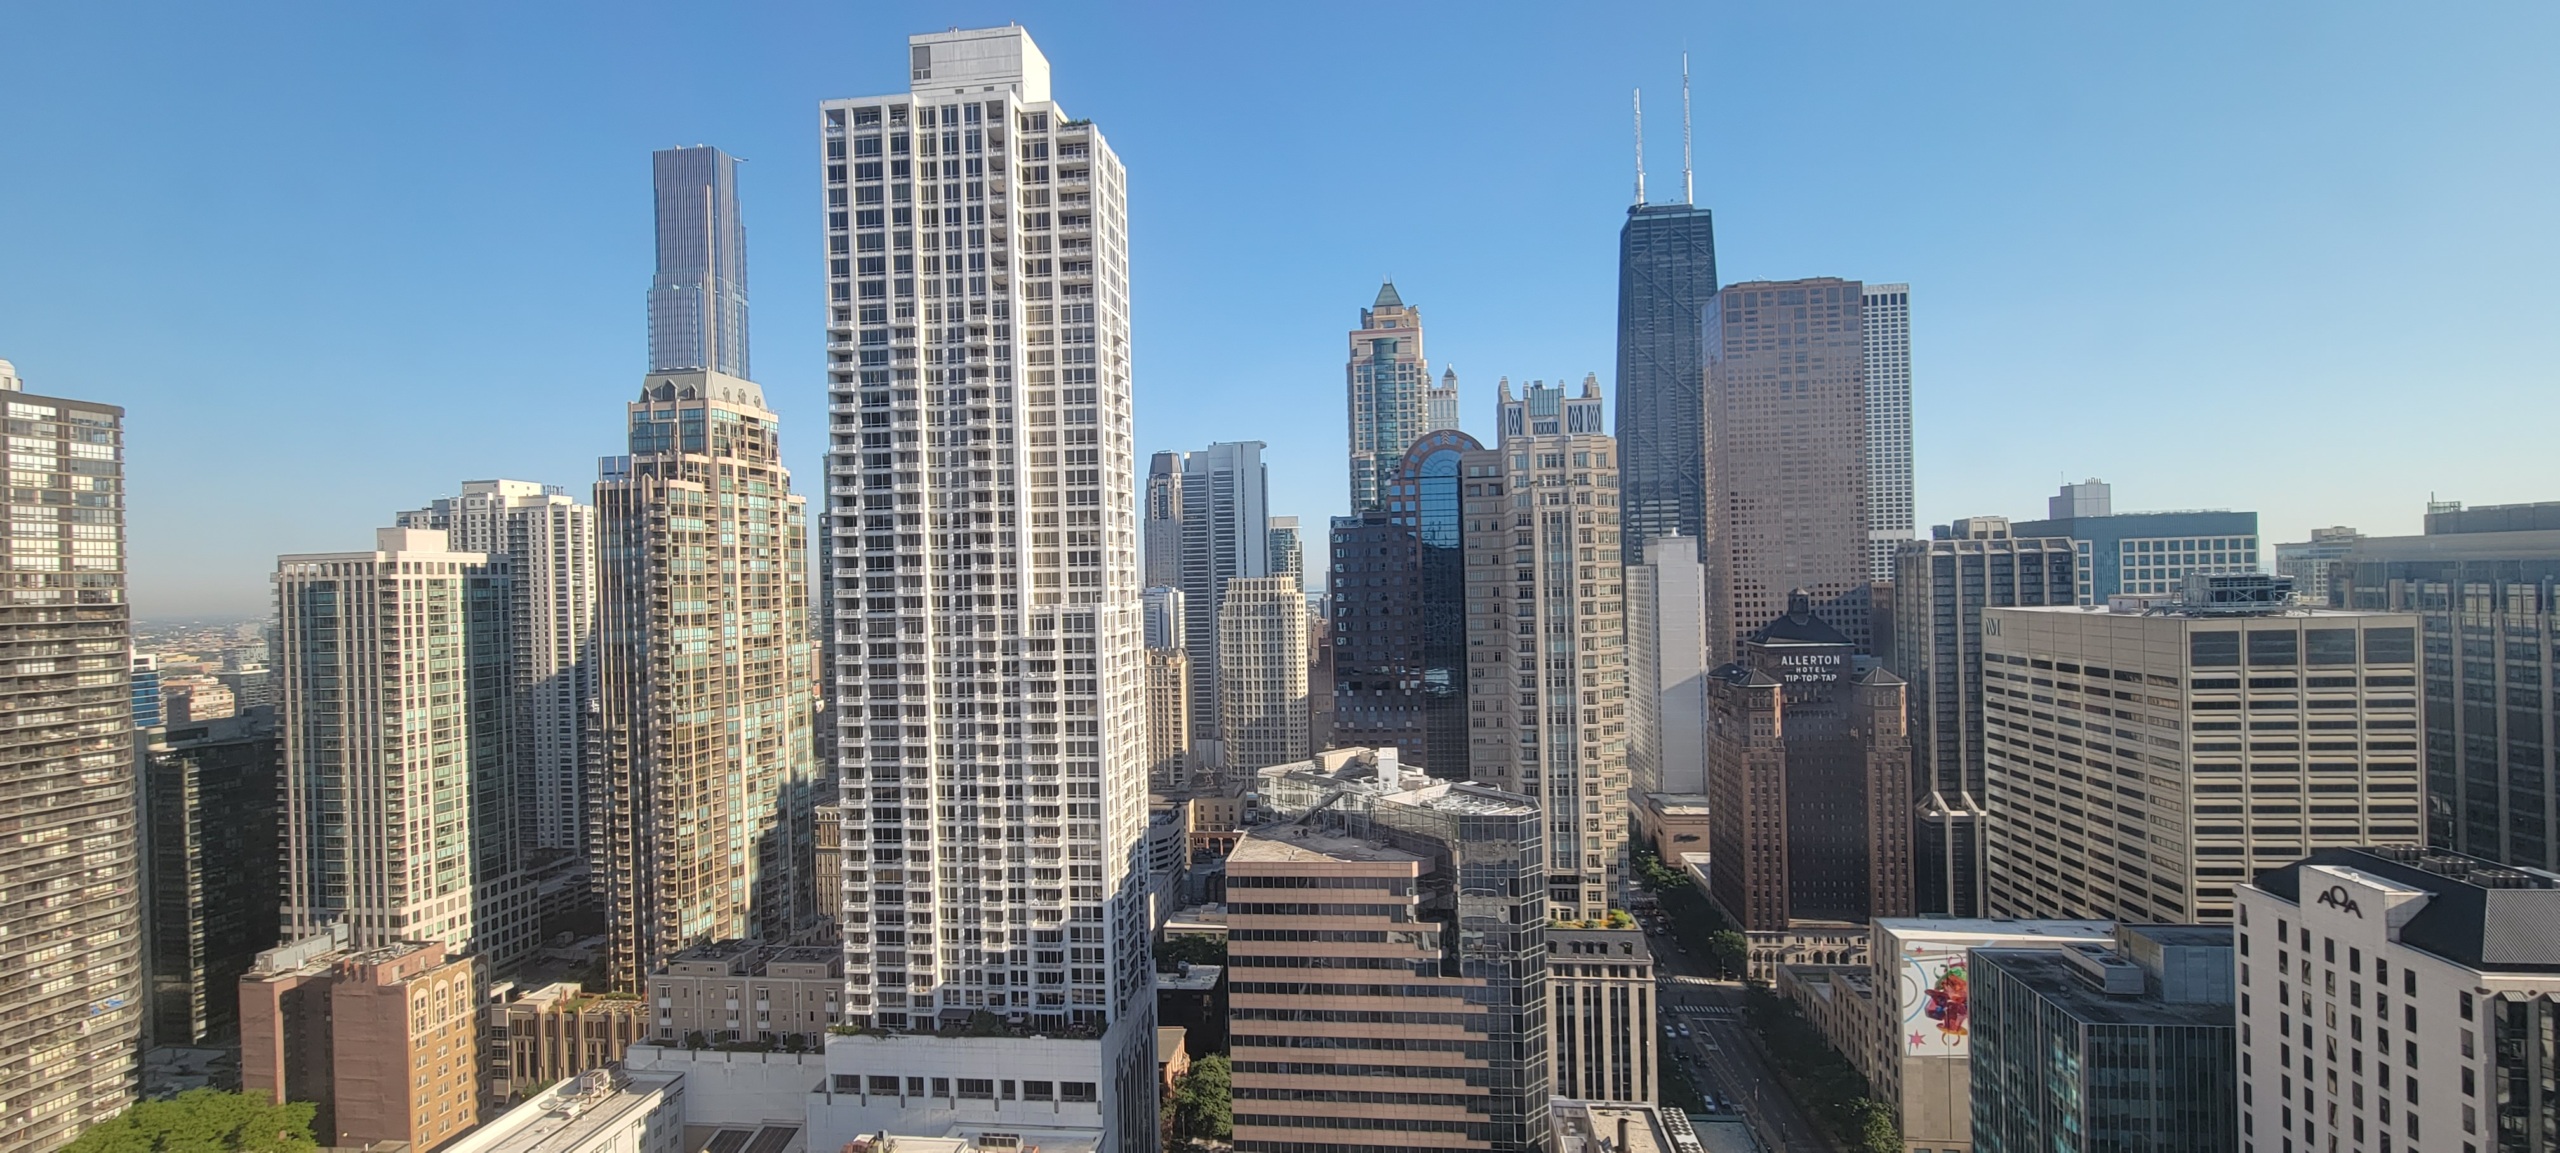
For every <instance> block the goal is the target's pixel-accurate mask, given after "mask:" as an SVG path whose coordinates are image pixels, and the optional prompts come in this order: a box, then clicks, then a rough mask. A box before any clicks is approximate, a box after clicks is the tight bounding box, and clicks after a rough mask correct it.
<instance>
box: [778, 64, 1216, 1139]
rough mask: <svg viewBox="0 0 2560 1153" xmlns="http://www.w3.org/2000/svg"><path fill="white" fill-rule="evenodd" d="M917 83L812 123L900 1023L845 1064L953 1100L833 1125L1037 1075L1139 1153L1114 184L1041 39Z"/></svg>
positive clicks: (1149, 1066) (1139, 906) (869, 795)
mask: <svg viewBox="0 0 2560 1153" xmlns="http://www.w3.org/2000/svg"><path fill="white" fill-rule="evenodd" d="M907 64H908V75H909V79H910V82H911V87H910V89H909V90H908V91H905V92H901V93H898V94H896V95H890V96H875V97H868V98H863V99H851V100H831V101H827V102H826V103H825V104H824V105H822V107H821V109H820V118H819V142H818V143H819V147H820V149H821V153H822V160H821V164H822V168H823V171H824V176H825V188H824V194H825V196H826V200H827V208H826V228H825V231H824V243H825V245H826V247H827V254H826V260H827V272H828V285H829V289H830V294H831V301H830V303H829V306H828V307H829V316H828V322H829V331H830V345H829V347H830V355H829V358H828V359H829V361H830V364H829V369H830V371H829V392H830V400H831V402H832V403H831V404H830V406H829V407H830V409H831V411H832V412H833V413H834V414H835V415H834V429H833V431H834V436H833V447H832V448H831V449H830V450H829V454H828V468H827V472H828V478H827V484H828V490H829V494H830V495H829V498H828V507H827V535H828V537H829V539H830V544H831V547H830V548H829V549H828V550H827V552H828V556H829V572H828V574H827V575H828V595H829V596H830V597H831V598H832V599H833V606H834V611H833V619H834V636H833V639H832V643H831V645H830V646H829V651H830V661H831V665H832V670H831V675H832V680H833V691H834V693H835V695H836V699H837V701H838V702H839V705H838V708H837V710H836V712H837V718H838V719H837V724H838V728H837V733H836V741H835V747H836V756H837V768H838V776H839V780H840V783H841V786H842V790H843V793H842V796H843V802H842V812H843V828H844V842H843V843H844V849H843V876H842V878H841V882H842V890H843V895H844V904H843V917H842V924H843V931H844V939H845V962H846V963H845V971H846V979H847V985H848V988H847V990H846V1001H845V1020H846V1021H847V1022H849V1023H852V1024H856V1025H864V1026H869V1027H870V1028H872V1029H875V1030H880V1031H885V1032H886V1033H888V1034H891V1036H888V1037H880V1036H871V1035H863V1036H840V1037H835V1038H832V1039H831V1040H830V1043H829V1048H828V1054H827V1063H828V1068H829V1071H830V1073H831V1074H834V1075H837V1076H838V1078H839V1082H841V1078H842V1077H843V1076H862V1077H871V1078H872V1080H871V1081H870V1082H867V1083H875V1084H876V1083H879V1081H880V1078H882V1077H890V1076H894V1077H897V1078H899V1079H901V1080H902V1081H903V1082H904V1083H907V1084H942V1083H944V1081H945V1079H946V1078H947V1079H950V1080H951V1081H952V1082H953V1083H954V1084H955V1085H956V1086H959V1087H964V1088H956V1089H954V1090H953V1095H951V1096H947V1097H945V1096H932V1095H930V1092H929V1091H928V1093H927V1094H926V1095H920V1096H916V1097H914V1098H911V1099H910V1098H902V1097H896V1096H892V1097H886V1098H884V1097H881V1096H878V1095H871V1096H869V1097H867V1098H862V1099H860V1100H861V1103H860V1104H859V1105H858V1106H857V1105H854V1104H850V1103H848V1104H845V1105H844V1106H843V1108H842V1109H841V1110H838V1111H837V1112H840V1113H842V1114H843V1116H842V1117H840V1118H839V1119H838V1120H840V1121H841V1122H842V1123H843V1124H844V1125H847V1126H859V1127H867V1128H849V1129H847V1130H846V1131H845V1135H844V1139H847V1140H849V1139H851V1137H852V1135H853V1134H854V1133H856V1132H860V1131H876V1130H878V1129H880V1128H884V1127H885V1128H890V1129H892V1130H894V1131H916V1130H914V1129H913V1128H912V1127H911V1126H912V1125H915V1124H923V1123H926V1122H927V1121H928V1120H932V1121H935V1122H938V1123H943V1124H947V1123H949V1122H951V1121H953V1120H955V1119H957V1120H960V1121H972V1120H981V1119H983V1120H988V1121H998V1120H1002V1119H1005V1118H1010V1117H1012V1116H1013V1113H1011V1112H1005V1113H999V1112H998V1111H997V1110H998V1109H999V1108H1000V1107H1001V1108H1003V1109H1007V1110H1012V1109H1015V1108H1016V1104H1015V1103H1014V1102H1011V1101H1000V1100H997V1099H995V1095H994V1094H993V1093H992V1092H990V1093H989V1094H987V1095H985V1096H983V1097H981V1096H978V1095H976V1094H974V1093H972V1092H970V1091H968V1090H967V1089H966V1088H965V1087H969V1086H975V1085H978V1084H981V1083H982V1082H983V1081H984V1080H986V1079H1004V1080H1007V1081H1008V1082H1010V1080H1012V1079H1017V1078H1021V1077H1029V1078H1033V1079H1034V1080H1031V1081H1026V1082H1025V1084H1036V1085H1038V1086H1040V1087H1041V1091H1042V1092H1053V1093H1055V1094H1056V1096H1055V1097H1054V1098H1052V1099H1051V1103H1052V1106H1053V1107H1054V1109H1055V1110H1056V1112H1057V1117H1056V1122H1057V1123H1068V1124H1072V1123H1075V1119H1080V1118H1090V1119H1091V1121H1092V1122H1093V1123H1095V1124H1097V1125H1098V1126H1099V1127H1100V1128H1101V1129H1102V1130H1103V1131H1104V1133H1105V1134H1106V1135H1107V1140H1106V1143H1105V1147H1106V1148H1109V1149H1117V1150H1152V1149H1153V1148H1154V1146H1155V1143H1156V1138H1155V1133H1156V1096H1155V1064H1154V1043H1155V1034H1154V1020H1155V1014H1154V989H1153V979H1152V975H1151V974H1150V972H1149V966H1148V961H1147V945H1146V933H1147V929H1148V924H1147V867H1146V862H1145V860H1144V859H1143V856H1142V855H1141V851H1140V842H1141V836H1142V833H1143V831H1144V829H1145V827H1146V819H1147V812H1146V784H1147V774H1146V763H1145V756H1146V741H1145V718H1144V707H1145V686H1146V681H1145V676H1146V670H1145V665H1144V663H1143V661H1142V653H1141V644H1140V637H1141V632H1140V621H1141V602H1140V597H1139V581H1138V559H1139V557H1138V548H1139V541H1138V501H1137V491H1136V484H1135V477H1136V469H1135V465H1134V460H1133V457H1132V451H1131V445H1130V378H1129V363H1130V362H1129V311H1128V309H1129V274H1128V217H1127V200H1126V196H1127V176H1126V173H1125V172H1124V171H1123V170H1122V168H1121V166H1120V162H1119V159H1118V158H1117V157H1115V156H1114V155H1113V154H1112V152H1111V149H1110V146H1109V145H1108V144H1106V143H1104V141H1103V137H1102V133H1101V132H1100V131H1099V130H1098V129H1097V128H1095V126H1094V125H1093V123H1092V122H1091V121H1089V120H1079V119H1073V118H1070V117H1069V116H1068V115H1067V114H1066V113H1065V112H1064V111H1063V110H1061V109H1060V108H1059V107H1058V106H1057V105H1056V104H1055V103H1053V102H1052V101H1051V100H1050V99H1049V64H1048V61H1047V60H1046V59H1045V58H1044V57H1042V56H1041V54H1040V50H1039V48H1038V47H1037V46H1036V45H1034V44H1033V43H1032V41H1031V37H1030V36H1029V35H1028V34H1027V33H1025V32H1024V31H1023V30H1022V29H1020V28H986V29H973V30H956V31H951V32H938V33H933V34H930V35H924V36H916V37H911V38H910V39H909V40H908V42H907ZM1256 535H1257V537H1258V536H1259V535H1260V534H1259V526H1257V533H1256ZM964 1027H966V1028H967V1029H968V1031H971V1032H978V1033H982V1034H984V1033H991V1032H995V1031H998V1030H1001V1031H1002V1032H1004V1033H1007V1034H1010V1035H1009V1036H1003V1037H990V1036H983V1035H982V1036H974V1037H964V1036H956V1035H951V1034H957V1033H959V1032H961V1031H963V1029H964ZM930 1030H942V1031H944V1032H945V1035H943V1036H938V1037H933V1038H929V1039H928V1038H925V1037H921V1036H915V1035H914V1034H922V1033H925V1032H927V1031H930ZM910 1100H911V1101H912V1104H909V1101H910ZM910 1112H912V1113H913V1116H912V1117H910V1116H909V1113H910ZM928 1115H929V1117H928ZM1043 1116H1044V1118H1045V1117H1049V1116H1050V1114H1049V1113H1044V1114H1043ZM835 1124H836V1122H834V1121H831V1122H830V1123H829V1125H830V1126H831V1127H832V1126H833V1125H835ZM830 1132H832V1128H830ZM819 1137H820V1134H818V1133H815V1132H813V1134H812V1138H811V1139H812V1142H813V1147H816V1144H819V1143H822V1142H820V1141H819Z"/></svg>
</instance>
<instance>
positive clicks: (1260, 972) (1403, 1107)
mask: <svg viewBox="0 0 2560 1153" xmlns="http://www.w3.org/2000/svg"><path fill="white" fill-rule="evenodd" d="M1259 791H1260V792H1261V794H1262V795H1263V797H1264V798H1265V803H1266V804H1267V805H1268V806H1269V807H1270V810H1271V814H1272V817H1273V819H1272V820H1271V821H1270V822H1267V823H1265V824H1262V825H1260V826H1257V827H1255V828H1253V829H1251V830H1249V831H1248V832H1247V834H1246V835H1245V837H1244V839H1243V840H1242V841H1241V842H1239V843H1238V844H1237V846H1236V849H1235V852H1234V853H1233V854H1231V855H1230V856H1229V857H1228V858H1227V885H1228V933H1227V958H1228V970H1227V974H1228V979H1229V992H1228V996H1229V1021H1230V1028H1231V1030H1232V1032H1231V1034H1230V1036H1229V1038H1228V1052H1229V1053H1230V1055H1231V1056H1232V1059H1233V1069H1234V1091H1233V1099H1234V1113H1235V1147H1236V1149H1237V1151H1238V1153H1292V1151H1295V1150H1300V1149H1304V1148H1307V1147H1309V1146H1311V1145H1313V1146H1328V1147H1338V1146H1350V1147H1355V1148H1416V1147H1425V1146H1427V1147H1429V1148H1435V1149H1498V1150H1538V1151H1543V1150H1547V1149H1550V1148H1552V1145H1551V1143H1550V1142H1551V1137H1550V1135H1549V1133H1548V1123H1547V1097H1548V1093H1549V1082H1548V1074H1549V1066H1548V1055H1547V1053H1548V1040H1549V1033H1548V1025H1547V1019H1546V1018H1547V1013H1548V1005H1547V971H1548V970H1547V966H1548V960H1549V958H1548V955H1547V947H1546V939H1545V934H1546V932H1547V928H1546V925H1547V919H1546V917H1545V916H1543V915H1542V910H1541V909H1540V907H1539V906H1540V905H1541V904H1542V903H1543V900H1544V896H1543V893H1542V891H1541V889H1540V881H1539V878H1540V877H1541V876H1542V875H1543V874H1544V872H1545V866H1544V863H1543V859H1542V857H1543V855H1542V854H1541V852H1540V851H1539V845H1538V841H1539V835H1540V828H1539V826H1540V824H1541V823H1542V818H1541V817H1540V815H1539V808H1538V806H1536V805H1535V804H1533V803H1531V802H1530V800H1529V799H1528V798H1526V797H1521V796H1518V795H1514V794H1507V793H1503V792H1500V791H1498V790H1495V789H1490V788H1486V787H1484V786H1481V785H1472V784H1464V783H1459V782H1451V781H1433V780H1431V779H1429V778H1427V777H1424V776H1423V775H1422V774H1420V773H1411V772H1407V771H1405V770H1403V769H1402V768H1401V767H1400V766H1399V765H1398V763H1397V761H1396V759H1395V755H1394V752H1393V750H1382V751H1373V750H1368V749H1334V750H1331V751H1328V752H1327V753H1325V754H1324V755H1323V756H1321V757H1318V758H1316V759H1314V760H1312V761H1309V762H1303V763H1300V764H1296V765H1281V766H1274V767H1272V768H1270V769H1266V770H1264V772H1263V773H1262V779H1261V787H1260V790H1259Z"/></svg>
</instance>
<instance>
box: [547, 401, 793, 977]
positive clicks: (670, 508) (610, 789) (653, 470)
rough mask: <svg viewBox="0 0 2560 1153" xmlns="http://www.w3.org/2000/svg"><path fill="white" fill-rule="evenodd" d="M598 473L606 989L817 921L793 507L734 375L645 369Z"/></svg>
mask: <svg viewBox="0 0 2560 1153" xmlns="http://www.w3.org/2000/svg"><path fill="white" fill-rule="evenodd" d="M626 412H627V421H628V427H629V430H630V448H631V454H630V455H629V456H624V457H609V458H606V460H605V461H604V462H603V469H602V475H601V477H600V479H598V480H597V482H596V510H597V522H598V528H597V536H598V541H599V546H600V553H601V557H602V560H601V563H600V564H599V566H598V579H597V593H598V595H597V602H598V606H599V608H598V623H597V634H598V642H599V644H598V651H599V657H598V662H597V663H598V669H597V673H598V675H597V681H598V684H599V686H600V698H601V709H600V711H599V714H598V718H597V724H598V726H599V730H600V733H601V741H600V745H601V749H602V760H601V768H600V770H599V774H598V779H597V782H596V792H595V795H594V798H593V801H594V808H595V810H596V812H597V813H598V816H599V818H600V823H599V827H598V828H597V830H596V833H595V837H594V839H595V843H596V853H597V859H596V861H595V863H594V864H593V866H592V871H593V873H594V875H595V877H596V879H597V881H596V883H597V891H598V892H599V893H600V894H601V895H602V897H603V898H604V905H605V924H606V930H607V940H608V946H609V957H608V960H609V971H610V979H611V980H612V982H613V984H614V987H615V988H618V989H621V990H624V991H626V992H628V991H636V990H637V989H638V988H639V985H640V981H641V978H642V977H643V976H645V975H646V974H647V973H648V972H649V971H650V970H651V969H653V968H655V967H656V964H657V961H658V959H659V958H661V957H664V956H666V955H667V954H669V953H673V952H675V951H677V950H679V949H683V948H685V947H687V946H689V945H693V944H697V943H700V942H703V941H719V940H728V939H730V938H736V937H754V938H759V939H764V940H784V939H788V938H790V937H791V936H792V935H793V934H795V933H799V932H802V931H804V930H806V929H808V928H809V927H810V926H811V925H812V924H813V923H814V922H815V920H816V910H815V909H814V908H812V907H811V905H810V900H811V893H812V892H813V887H812V885H811V883H810V880H809V871H810V870H811V869H812V868H814V867H815V862H816V844H815V839H814V838H815V833H814V832H813V831H812V829H811V824H812V822H813V821H814V820H815V819H816V816H815V810H816V808H817V800H818V782H817V766H816V747H815V745H814V744H813V743H812V742H813V740H814V737H813V734H812V730H811V725H812V724H813V722H814V720H815V714H816V702H815V700H814V699H813V693H814V691H815V688H816V685H817V681H818V675H817V656H816V653H815V652H814V651H813V646H812V645H811V644H810V641H809V636H810V633H809V621H808V611H809V609H808V582H807V580H806V579H805V574H806V573H807V572H808V545H807V541H808V537H809V533H808V518H807V513H806V511H805V504H804V502H803V500H802V499H801V498H800V497H798V496H794V495H792V492H791V473H790V470H788V469H786V468H784V467H783V464H782V446H781V434H780V430H779V428H778V424H779V420H778V418H776V417H775V416H774V414H773V413H772V411H771V410H769V409H767V408H766V407H765V406H764V395H763V393H762V391H761V390H759V389H758V388H757V387H756V385H755V384H754V383H753V382H751V381H746V380H740V379H738V378H736V377H730V376H723V375H720V374H718V373H710V372H689V373H660V374H656V375H653V376H651V377H650V378H649V379H648V380H647V382H646V383H644V384H643V385H642V387H641V391H640V398H639V399H638V400H635V401H633V402H632V403H631V404H630V405H629V406H628V407H627V409H626Z"/></svg>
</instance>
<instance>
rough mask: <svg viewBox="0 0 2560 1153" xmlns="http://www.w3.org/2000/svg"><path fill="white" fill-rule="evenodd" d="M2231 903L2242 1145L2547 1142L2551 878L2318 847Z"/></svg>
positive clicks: (2423, 1146)
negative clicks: (2235, 913) (2234, 907)
mask: <svg viewBox="0 0 2560 1153" xmlns="http://www.w3.org/2000/svg"><path fill="white" fill-rule="evenodd" d="M2238 906H2239V924H2238V925H2237V926H2236V929H2237V932H2238V934H2239V943H2240V956H2239V981H2240V990H2239V991H2240V1067H2239V1082H2240V1108H2241V1111H2242V1117H2241V1119H2240V1133H2241V1139H2242V1140H2243V1141H2244V1142H2246V1143H2247V1145H2246V1146H2245V1147H2247V1148H2254V1149H2257V1150H2260V1151H2261V1153H2264V1151H2269V1150H2282V1149H2285V1148H2288V1147H2289V1148H2293V1149H2297V1150H2303V1151H2306V1153H2307V1151H2309V1150H2315V1149H2326V1148H2328V1147H2329V1145H2330V1143H2331V1142H2336V1143H2337V1144H2338V1145H2339V1147H2340V1148H2346V1149H2362V1150H2371V1151H2373V1153H2383V1151H2386V1150H2387V1151H2389V1153H2423V1151H2428V1150H2454V1149H2463V1150H2482V1151H2494V1153H2519V1151H2523V1150H2545V1149H2554V1148H2560V1087H2555V1083H2554V1074H2553V1070H2554V1069H2555V1068H2560V1043H2555V1041H2554V1038H2555V1037H2560V876H2555V875H2553V874H2551V873H2549V872H2545V871H2543V870H2540V869H2525V868H2511V867H2507V866H2502V865H2498V864H2496V863H2494V862H2491V861H2486V860H2482V859H2480V858H2478V857H2471V856H2465V855H2462V854H2459V853H2450V852H2446V851H2443V850H2441V849H2422V848H2418V847H2416V846H2413V845H2387V846H2368V847H2359V848H2333V849H2320V850H2316V851H2314V852H2313V853H2311V854H2310V855H2309V856H2307V857H2305V858H2303V859H2302V860H2300V861H2296V862H2293V863H2291V864H2287V865H2284V866H2282V867H2279V868H2274V869H2268V870H2265V871H2263V872H2260V873H2259V874H2258V875H2257V876H2256V877H2255V878H2254V879H2253V880H2252V881H2251V882H2250V883H2249V884H2246V885H2242V886H2240V890H2239V894H2238ZM2315 978H2316V979H2315Z"/></svg>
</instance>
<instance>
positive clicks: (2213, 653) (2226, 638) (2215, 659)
mask: <svg viewBox="0 0 2560 1153" xmlns="http://www.w3.org/2000/svg"><path fill="white" fill-rule="evenodd" d="M2285 635H2286V636H2288V637H2289V636H2291V635H2292V634H2290V633H2287V634H2285ZM2187 663H2188V664H2189V665H2190V666H2193V667H2195V668H2200V669H2207V668H2230V667H2236V666H2238V665H2239V663H2240V634H2238V633H2234V632H2210V633H2189V634H2188V635H2187Z"/></svg>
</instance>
